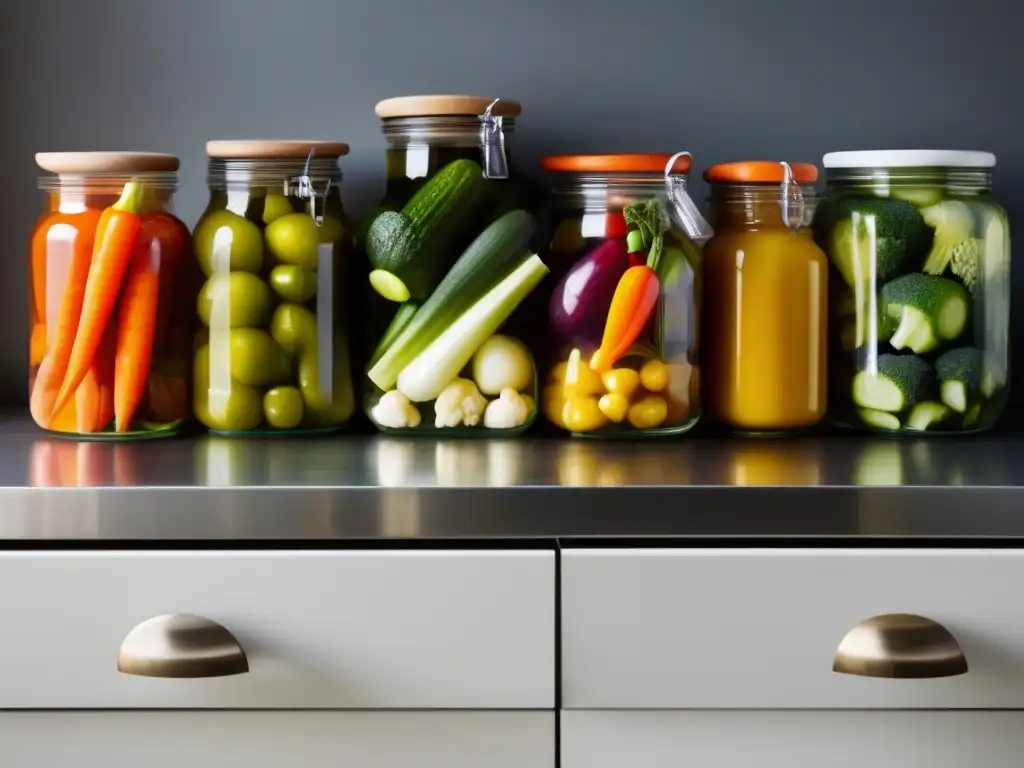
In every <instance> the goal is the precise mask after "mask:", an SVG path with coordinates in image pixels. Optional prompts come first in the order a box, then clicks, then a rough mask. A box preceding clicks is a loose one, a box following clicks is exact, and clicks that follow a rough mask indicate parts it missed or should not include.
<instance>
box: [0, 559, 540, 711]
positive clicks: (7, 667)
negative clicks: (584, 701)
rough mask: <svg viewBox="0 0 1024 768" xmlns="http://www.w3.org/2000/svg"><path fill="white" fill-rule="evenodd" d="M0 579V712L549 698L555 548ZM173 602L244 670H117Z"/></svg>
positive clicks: (119, 564) (30, 566) (22, 567)
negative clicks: (143, 629) (199, 621)
mask: <svg viewBox="0 0 1024 768" xmlns="http://www.w3.org/2000/svg"><path fill="white" fill-rule="evenodd" d="M0 584H4V585H5V586H4V588H3V589H2V590H0V627H2V631H0V680H2V681H3V683H2V684H0V708H8V709H31V708H43V709H50V708H60V709H69V708H84V709H91V708H99V709H106V708H218V709H238V708H282V709H299V708H339V709H345V708H349V709H375V708H388V709H402V708H461V709H486V708H499V709H500V708H520V709H543V708H551V707H553V706H554V684H555V679H554V678H555V659H554V655H555V650H554V648H555V639H554V638H555V627H554V621H555V619H554V616H555V609H554V602H555V601H554V597H555V595H554V590H555V569H554V553H552V552H540V551H534V552H496V551H487V552H468V551H415V552H410V551H397V552H395V551H388V552H381V551H372V552H371V551H366V552H255V553H253V552H237V553H235V552H105V553H73V552H65V553H54V552H50V553H5V554H2V555H0ZM178 613H182V614H194V615H198V616H200V617H203V618H204V619H209V620H212V621H214V622H217V623H218V624H220V625H222V626H223V627H224V628H226V629H227V630H229V631H230V632H231V633H232V634H233V635H234V636H235V638H237V641H238V644H239V645H240V646H241V648H242V649H243V650H244V653H245V655H246V656H247V657H248V665H249V672H248V673H247V674H237V675H234V676H230V677H210V678H201V679H168V678H159V677H140V676H135V675H129V674H123V673H120V672H118V670H117V664H118V656H119V648H120V647H121V645H122V642H123V641H124V640H125V637H126V636H127V635H128V633H129V632H130V631H131V630H132V629H133V628H134V627H136V626H137V625H138V624H140V623H141V622H144V621H146V620H147V619H150V618H151V617H154V616H158V615H161V614H178ZM149 647H150V648H152V652H153V653H155V654H159V653H160V652H161V651H160V647H159V646H158V645H157V646H153V645H152V644H151V645H150V646H149ZM137 650H138V649H137V648H136V651H137ZM144 650H145V649H144ZM146 652H147V653H148V652H149V651H148V650H147V651H146Z"/></svg>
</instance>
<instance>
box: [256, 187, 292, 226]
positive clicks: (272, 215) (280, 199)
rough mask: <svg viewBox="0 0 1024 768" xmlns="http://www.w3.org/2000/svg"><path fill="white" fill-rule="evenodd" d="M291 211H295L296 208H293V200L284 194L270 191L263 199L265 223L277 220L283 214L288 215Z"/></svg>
mask: <svg viewBox="0 0 1024 768" xmlns="http://www.w3.org/2000/svg"><path fill="white" fill-rule="evenodd" d="M289 213H295V209H294V208H292V201H291V200H289V199H288V198H287V197H285V196H284V195H280V194H276V193H268V194H267V197H266V199H265V200H264V201H263V223H264V224H270V223H271V222H274V221H277V220H278V219H280V218H281V217H282V216H287V215H288V214H289Z"/></svg>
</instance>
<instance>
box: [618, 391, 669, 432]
mask: <svg viewBox="0 0 1024 768" xmlns="http://www.w3.org/2000/svg"><path fill="white" fill-rule="evenodd" d="M627 416H628V418H629V423H630V424H632V425H633V426H634V427H635V428H636V429H654V428H655V427H660V426H661V425H662V424H664V423H665V417H666V416H668V403H666V402H665V398H663V397H657V396H656V395H648V396H647V397H645V398H643V399H642V400H640V401H638V402H636V403H633V405H631V406H630V407H629V413H628V414H627Z"/></svg>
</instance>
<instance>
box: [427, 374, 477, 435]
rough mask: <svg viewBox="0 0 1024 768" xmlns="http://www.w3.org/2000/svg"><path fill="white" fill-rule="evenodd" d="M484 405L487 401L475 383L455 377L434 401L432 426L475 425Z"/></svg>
mask: <svg viewBox="0 0 1024 768" xmlns="http://www.w3.org/2000/svg"><path fill="white" fill-rule="evenodd" d="M486 407H487V401H486V400H485V399H484V396H483V395H481V394H480V390H479V389H477V388H476V384H474V383H473V382H472V381H470V380H469V379H455V381H453V382H452V383H451V384H449V385H448V386H447V387H445V388H444V389H443V390H442V391H441V394H440V395H438V396H437V400H435V401H434V426H435V427H437V428H438V429H440V428H442V427H457V426H459V425H461V424H465V425H466V426H467V427H475V426H476V425H477V424H479V423H480V418H481V417H482V416H483V414H484V408H486Z"/></svg>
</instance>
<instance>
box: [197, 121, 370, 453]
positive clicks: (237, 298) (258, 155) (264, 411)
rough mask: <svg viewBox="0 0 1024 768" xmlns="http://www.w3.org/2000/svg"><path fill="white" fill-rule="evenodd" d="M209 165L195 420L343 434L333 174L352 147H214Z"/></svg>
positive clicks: (343, 364) (348, 408) (346, 373)
mask: <svg viewBox="0 0 1024 768" xmlns="http://www.w3.org/2000/svg"><path fill="white" fill-rule="evenodd" d="M206 154H207V156H208V157H209V174H208V177H207V181H208V185H209V188H210V202H209V204H208V205H207V207H206V211H205V212H204V213H203V215H202V217H201V218H200V219H199V223H198V224H197V225H196V228H195V232H194V233H193V244H194V248H195V253H196V260H197V262H198V264H199V268H200V269H201V270H202V275H203V279H204V280H205V282H204V283H203V286H202V288H201V289H200V291H199V300H198V303H197V305H196V306H197V310H198V316H199V321H200V330H199V333H198V334H197V337H196V343H195V350H196V351H195V367H194V372H195V373H194V392H195V413H196V416H197V417H198V419H199V420H200V421H201V422H202V423H203V424H205V425H206V426H207V427H209V428H210V429H211V430H213V431H214V432H218V433H221V434H278V435H279V434H308V433H314V432H324V431H331V430H336V429H338V428H340V427H342V426H343V425H344V424H345V423H346V422H347V421H348V420H349V418H350V417H351V415H352V411H353V409H354V407H355V395H354V392H353V389H352V377H351V372H350V361H349V349H348V338H347V336H346V332H345V323H344V322H343V320H344V319H345V317H346V315H345V313H346V296H345V293H344V289H345V283H346V280H345V274H344V272H345V269H346V266H347V264H348V260H347V259H346V255H347V253H348V251H349V249H350V246H351V240H352V234H351V228H350V226H349V222H348V219H347V218H346V216H345V211H344V209H343V208H342V204H341V195H340V193H339V187H340V182H341V171H340V170H339V168H338V158H340V157H343V156H344V155H346V154H348V145H347V144H343V143H341V142H333V141H313V142H310V141H211V142H209V143H208V144H207V145H206Z"/></svg>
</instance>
